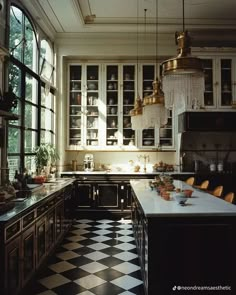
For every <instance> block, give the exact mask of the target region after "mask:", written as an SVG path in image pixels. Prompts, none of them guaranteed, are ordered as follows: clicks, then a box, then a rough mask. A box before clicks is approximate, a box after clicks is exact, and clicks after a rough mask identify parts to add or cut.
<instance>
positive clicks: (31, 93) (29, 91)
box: [25, 74, 38, 104]
mask: <svg viewBox="0 0 236 295" xmlns="http://www.w3.org/2000/svg"><path fill="white" fill-rule="evenodd" d="M25 99H26V100H28V101H31V102H32V103H35V104H36V103H37V102H38V81H37V80H36V79H35V78H33V77H32V76H30V75H29V74H26V89H25Z"/></svg>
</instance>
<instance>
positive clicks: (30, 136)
mask: <svg viewBox="0 0 236 295" xmlns="http://www.w3.org/2000/svg"><path fill="white" fill-rule="evenodd" d="M36 136H37V132H35V131H31V130H25V153H32V152H33V150H34V147H35V146H36Z"/></svg>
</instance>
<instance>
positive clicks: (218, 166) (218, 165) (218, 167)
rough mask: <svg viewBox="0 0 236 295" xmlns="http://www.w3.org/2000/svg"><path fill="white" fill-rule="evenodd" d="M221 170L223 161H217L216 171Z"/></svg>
mask: <svg viewBox="0 0 236 295" xmlns="http://www.w3.org/2000/svg"><path fill="white" fill-rule="evenodd" d="M223 170H224V166H223V162H219V163H218V164H217V171H218V172H223Z"/></svg>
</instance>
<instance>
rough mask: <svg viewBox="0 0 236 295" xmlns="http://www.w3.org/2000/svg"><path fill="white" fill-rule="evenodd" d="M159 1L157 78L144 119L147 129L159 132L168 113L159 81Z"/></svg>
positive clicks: (145, 107) (165, 121)
mask: <svg viewBox="0 0 236 295" xmlns="http://www.w3.org/2000/svg"><path fill="white" fill-rule="evenodd" d="M145 17H146V16H145ZM157 48H158V0H156V78H155V80H154V81H153V83H152V85H153V93H152V94H151V95H148V96H145V97H144V99H143V117H144V126H145V128H150V127H155V128H156V129H157V130H159V128H160V127H161V126H162V125H165V124H166V123H167V118H168V112H167V109H166V108H165V106H164V100H165V99H164V93H163V91H162V89H161V81H160V80H159V79H158V55H157Z"/></svg>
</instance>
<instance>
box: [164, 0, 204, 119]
mask: <svg viewBox="0 0 236 295" xmlns="http://www.w3.org/2000/svg"><path fill="white" fill-rule="evenodd" d="M175 38H176V43H177V44H178V55H177V57H175V58H171V59H168V60H166V61H164V62H163V63H162V65H161V66H162V75H163V78H162V83H163V90H164V92H165V107H166V108H168V109H172V108H173V109H175V110H176V113H180V112H181V111H184V110H186V109H189V108H191V109H198V108H199V107H200V106H202V105H203V104H204V87H205V83H204V72H203V66H202V61H201V59H199V58H197V57H194V56H191V49H190V45H191V40H190V36H189V34H188V31H186V30H185V24H184V0H183V31H182V32H180V33H179V32H176V34H175Z"/></svg>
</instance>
